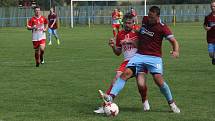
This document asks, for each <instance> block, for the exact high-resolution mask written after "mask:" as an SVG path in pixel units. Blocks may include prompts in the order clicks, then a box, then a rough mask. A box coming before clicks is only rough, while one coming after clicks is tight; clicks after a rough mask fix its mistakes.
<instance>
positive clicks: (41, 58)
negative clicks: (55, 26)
mask: <svg viewBox="0 0 215 121" xmlns="http://www.w3.org/2000/svg"><path fill="white" fill-rule="evenodd" d="M43 54H44V51H43V50H40V60H41V61H43Z"/></svg>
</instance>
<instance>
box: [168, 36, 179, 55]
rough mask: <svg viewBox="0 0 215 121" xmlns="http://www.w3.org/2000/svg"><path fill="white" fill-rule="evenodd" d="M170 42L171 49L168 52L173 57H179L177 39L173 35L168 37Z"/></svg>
mask: <svg viewBox="0 0 215 121" xmlns="http://www.w3.org/2000/svg"><path fill="white" fill-rule="evenodd" d="M168 40H169V42H170V44H171V45H172V51H170V54H171V55H172V56H173V57H174V58H177V57H179V44H178V41H177V40H176V39H175V37H170V38H168Z"/></svg>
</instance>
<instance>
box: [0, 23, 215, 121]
mask: <svg viewBox="0 0 215 121" xmlns="http://www.w3.org/2000/svg"><path fill="white" fill-rule="evenodd" d="M171 28H172V30H173V31H174V34H175V36H176V38H177V40H178V41H179V43H180V47H181V49H180V50H181V53H180V58H179V59H173V58H172V57H171V56H170V55H169V51H170V49H171V48H170V44H169V43H168V42H167V41H164V43H163V58H164V77H165V79H166V80H167V82H168V84H169V86H170V87H171V89H172V92H173V96H174V98H175V100H176V102H177V104H178V106H179V107H180V109H181V113H180V114H173V113H169V107H168V105H167V103H166V101H165V98H164V97H163V96H162V95H161V94H160V91H159V89H158V88H157V86H156V85H155V84H154V82H153V81H152V78H151V76H150V75H148V76H147V80H148V81H147V84H148V97H149V101H150V105H151V111H149V112H143V111H142V104H141V100H140V96H139V93H138V90H137V86H136V81H135V79H130V80H129V81H128V82H127V84H126V87H125V88H124V90H123V91H122V92H121V93H120V95H119V96H118V97H117V98H116V100H115V102H116V103H117V104H118V106H119V108H120V113H119V115H118V116H117V117H114V118H111V117H105V116H103V115H96V114H94V113H93V110H94V109H95V108H96V107H97V106H99V105H100V103H101V102H102V100H101V99H99V97H98V92H97V90H98V89H102V90H105V89H107V88H108V86H107V83H109V81H110V80H111V79H112V78H113V77H114V74H115V72H114V69H115V68H117V67H118V65H119V63H120V62H121V61H122V57H117V56H115V55H114V54H113V53H112V50H111V49H110V48H109V47H108V44H107V42H108V39H109V38H110V37H111V36H112V30H111V26H110V25H106V26H95V25H94V26H92V28H90V29H89V28H88V27H75V28H74V29H70V28H60V29H59V35H60V38H61V40H62V43H61V45H60V46H57V45H56V42H55V43H54V45H52V46H48V45H47V48H46V52H45V62H46V63H45V64H44V65H41V66H40V67H39V68H36V67H35V63H34V55H33V54H34V51H33V49H32V42H31V32H30V31H27V30H26V29H25V28H0V41H1V42H0V43H1V44H0V121H108V120H114V121H215V82H214V81H215V73H214V72H215V66H213V65H212V64H211V60H210V59H209V57H208V53H207V43H206V40H205V38H206V37H205V31H204V30H203V28H202V25H201V24H200V23H185V24H177V25H176V26H175V27H174V26H171ZM102 80H106V83H104V82H103V81H102Z"/></svg>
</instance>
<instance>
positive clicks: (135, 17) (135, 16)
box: [130, 8, 138, 24]
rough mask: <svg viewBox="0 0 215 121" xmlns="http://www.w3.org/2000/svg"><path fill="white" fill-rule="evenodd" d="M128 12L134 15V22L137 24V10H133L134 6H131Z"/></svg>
mask: <svg viewBox="0 0 215 121" xmlns="http://www.w3.org/2000/svg"><path fill="white" fill-rule="evenodd" d="M130 13H131V15H132V16H133V17H134V21H135V24H138V18H137V12H136V11H135V10H134V8H131V10H130Z"/></svg>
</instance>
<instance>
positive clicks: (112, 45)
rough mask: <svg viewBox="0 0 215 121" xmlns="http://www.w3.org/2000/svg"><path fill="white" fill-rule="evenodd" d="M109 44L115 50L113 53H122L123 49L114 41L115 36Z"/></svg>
mask: <svg viewBox="0 0 215 121" xmlns="http://www.w3.org/2000/svg"><path fill="white" fill-rule="evenodd" d="M108 44H109V46H110V47H111V48H112V50H113V53H114V54H115V55H117V56H119V55H120V54H121V53H122V49H121V48H117V47H116V46H115V43H114V39H113V38H111V39H110V40H109V43H108Z"/></svg>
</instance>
